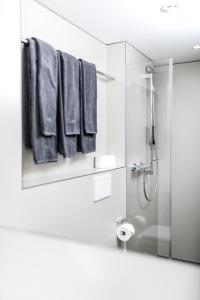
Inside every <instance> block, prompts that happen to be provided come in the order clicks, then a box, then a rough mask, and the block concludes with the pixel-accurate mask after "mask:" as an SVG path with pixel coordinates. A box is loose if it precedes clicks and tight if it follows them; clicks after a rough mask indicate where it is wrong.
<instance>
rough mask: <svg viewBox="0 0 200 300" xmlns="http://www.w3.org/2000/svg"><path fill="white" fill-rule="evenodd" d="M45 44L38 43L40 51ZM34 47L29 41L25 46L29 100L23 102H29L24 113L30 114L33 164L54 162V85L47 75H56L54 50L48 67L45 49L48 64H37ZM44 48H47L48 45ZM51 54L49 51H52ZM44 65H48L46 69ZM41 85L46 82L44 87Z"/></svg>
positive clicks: (39, 52) (38, 50)
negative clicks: (27, 109) (40, 45)
mask: <svg viewBox="0 0 200 300" xmlns="http://www.w3.org/2000/svg"><path fill="white" fill-rule="evenodd" d="M45 44H46V43H45ZM45 44H44V43H43V44H42V45H43V51H44V52H45V50H44V48H45V46H44V45H45ZM38 45H39V43H38V41H37V40H36V39H29V46H28V47H27V51H28V58H29V63H28V75H27V78H28V81H29V98H28V99H27V101H30V102H29V104H28V107H30V111H29V112H28V114H30V116H29V122H30V140H31V147H32V149H33V158H34V161H35V163H36V164H41V163H47V162H54V161H57V140H56V139H57V137H56V131H57V126H56V113H57V93H56V92H55V86H56V84H57V82H56V79H55V77H54V76H53V75H51V73H54V72H55V74H57V65H56V64H55V53H56V51H55V53H54V54H53V53H52V55H53V56H52V61H53V63H52V64H51V62H52V61H51V56H50V54H49V50H47V53H48V59H49V61H47V60H46V59H45V63H44V62H43V63H41V60H42V57H43V56H41V50H40V49H39V47H38ZM46 45H47V49H49V45H48V44H46ZM51 51H52V52H53V50H52V49H51ZM39 62H40V63H39ZM48 64H49V66H47V65H48ZM53 68H54V70H53ZM41 74H43V76H42V75H41ZM49 81H50V82H51V83H49ZM44 83H46V85H47V86H46V87H45V85H44ZM44 90H45V91H44ZM48 95H49V98H48Z"/></svg>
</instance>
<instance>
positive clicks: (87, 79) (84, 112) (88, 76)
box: [78, 59, 97, 153]
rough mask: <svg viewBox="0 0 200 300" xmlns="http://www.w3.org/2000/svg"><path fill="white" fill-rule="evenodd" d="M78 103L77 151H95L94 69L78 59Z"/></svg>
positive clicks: (95, 87)
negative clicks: (78, 130) (79, 128)
mask: <svg viewBox="0 0 200 300" xmlns="http://www.w3.org/2000/svg"><path fill="white" fill-rule="evenodd" d="M79 67H80V102H81V134H80V136H79V137H78V151H81V152H82V153H90V152H95V151H96V133H97V78H96V67H95V65H94V64H91V63H88V62H86V61H84V60H81V59H80V63H79Z"/></svg>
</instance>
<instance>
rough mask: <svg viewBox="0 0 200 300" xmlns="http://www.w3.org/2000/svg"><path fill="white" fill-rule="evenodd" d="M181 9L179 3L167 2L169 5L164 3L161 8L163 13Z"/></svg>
mask: <svg viewBox="0 0 200 300" xmlns="http://www.w3.org/2000/svg"><path fill="white" fill-rule="evenodd" d="M179 10H180V6H179V5H177V4H167V5H163V6H162V7H161V8H160V11H161V12H162V13H167V14H171V13H174V12H178V11H179Z"/></svg>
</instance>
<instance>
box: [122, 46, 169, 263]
mask: <svg viewBox="0 0 200 300" xmlns="http://www.w3.org/2000/svg"><path fill="white" fill-rule="evenodd" d="M126 52H127V53H126V56H127V59H126V62H127V63H126V163H127V220H128V222H130V223H132V224H133V226H134V227H135V231H136V234H135V236H134V238H132V239H131V240H130V241H129V242H128V243H127V249H128V250H132V251H140V252H144V253H149V254H154V255H160V256H165V257H169V256H170V246H171V245H170V215H171V213H170V189H171V187H170V151H171V150H170V140H171V139H170V135H171V107H172V106H171V103H172V88H173V87H172V78H173V62H172V59H169V60H162V61H156V62H151V61H149V60H148V59H147V58H144V57H143V58H142V57H138V58H137V59H136V58H135V57H133V56H131V52H130V53H129V50H128V48H127V50H126ZM138 74H139V75H138Z"/></svg>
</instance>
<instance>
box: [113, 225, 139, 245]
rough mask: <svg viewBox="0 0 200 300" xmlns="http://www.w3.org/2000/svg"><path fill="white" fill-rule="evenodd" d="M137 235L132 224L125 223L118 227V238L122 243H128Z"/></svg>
mask: <svg viewBox="0 0 200 300" xmlns="http://www.w3.org/2000/svg"><path fill="white" fill-rule="evenodd" d="M134 234H135V228H134V227H133V225H132V224H129V223H123V224H121V225H119V226H118V227H117V237H118V239H119V240H120V241H122V242H127V241H128V240H130V238H131V237H132V236H133V235H134Z"/></svg>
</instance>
